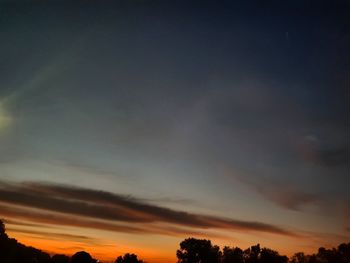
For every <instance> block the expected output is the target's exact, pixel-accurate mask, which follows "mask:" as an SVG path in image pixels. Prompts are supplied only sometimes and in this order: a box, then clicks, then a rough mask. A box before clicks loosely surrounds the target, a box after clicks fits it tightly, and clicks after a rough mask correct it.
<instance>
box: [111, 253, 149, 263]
mask: <svg viewBox="0 0 350 263" xmlns="http://www.w3.org/2000/svg"><path fill="white" fill-rule="evenodd" d="M115 263H143V261H142V260H139V259H138V258H137V256H136V255H135V254H129V253H126V254H125V255H124V256H119V257H118V258H117V259H116V261H115Z"/></svg>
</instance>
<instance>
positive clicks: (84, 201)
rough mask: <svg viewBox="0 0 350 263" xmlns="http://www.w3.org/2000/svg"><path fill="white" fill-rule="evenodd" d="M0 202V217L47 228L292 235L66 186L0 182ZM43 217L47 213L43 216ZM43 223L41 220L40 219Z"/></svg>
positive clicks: (273, 228) (275, 228)
mask: <svg viewBox="0 0 350 263" xmlns="http://www.w3.org/2000/svg"><path fill="white" fill-rule="evenodd" d="M0 201H1V202H2V203H4V204H6V205H4V207H2V209H1V213H2V214H5V215H6V214H7V215H11V216H20V217H28V218H31V219H32V220H34V221H36V220H40V222H43V221H46V223H55V224H67V225H75V226H82V227H84V226H85V227H92V226H94V227H96V228H102V229H109V230H113V231H122V232H130V233H133V232H145V233H147V232H154V233H163V234H174V232H186V230H185V229H181V228H183V227H186V228H190V229H227V230H230V229H231V230H241V231H243V230H244V231H257V232H268V233H274V234H280V235H288V236H294V235H295V234H294V233H293V232H291V231H289V230H288V229H285V228H282V227H279V226H275V225H271V224H267V223H262V222H257V221H243V220H236V219H228V218H221V217H215V216H209V215H202V214H195V213H189V212H184V211H177V210H173V209H169V208H165V207H161V206H156V205H151V204H148V203H145V202H143V201H141V200H139V199H135V198H131V197H129V196H123V195H117V194H113V193H109V192H105V191H97V190H93V189H86V188H79V187H72V186H67V185H53V184H45V183H36V182H29V183H28V182H27V183H9V182H0ZM13 205H15V206H21V207H24V208H26V209H25V210H23V209H22V210H20V211H18V210H17V209H13V208H11V206H13ZM29 208H30V209H29ZM34 209H35V210H34ZM44 211H45V212H44ZM47 211H49V212H50V213H49V214H48V215H46V216H44V214H45V213H47ZM42 217H43V218H44V219H41V218H42ZM81 218H83V220H81ZM155 223H157V224H173V225H174V227H172V228H162V229H161V228H159V227H155V228H154V225H155ZM176 225H177V226H179V227H180V228H177V227H176ZM146 226H149V227H146ZM169 229H171V230H169ZM167 232H168V233H167ZM169 232H171V233H169Z"/></svg>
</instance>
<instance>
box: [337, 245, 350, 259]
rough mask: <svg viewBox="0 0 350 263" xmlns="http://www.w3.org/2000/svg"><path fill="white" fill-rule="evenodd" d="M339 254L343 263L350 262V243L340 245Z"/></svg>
mask: <svg viewBox="0 0 350 263" xmlns="http://www.w3.org/2000/svg"><path fill="white" fill-rule="evenodd" d="M338 254H339V259H340V262H341V263H346V262H350V243H348V244H345V243H343V244H340V245H339V246H338Z"/></svg>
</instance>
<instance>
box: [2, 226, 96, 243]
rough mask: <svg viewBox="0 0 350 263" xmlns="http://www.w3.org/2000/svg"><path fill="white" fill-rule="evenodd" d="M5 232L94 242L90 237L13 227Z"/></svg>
mask: <svg viewBox="0 0 350 263" xmlns="http://www.w3.org/2000/svg"><path fill="white" fill-rule="evenodd" d="M6 230H7V231H10V232H16V233H24V234H30V235H35V236H39V237H41V236H43V237H45V236H46V237H47V236H50V238H52V239H53V238H54V239H59V240H61V239H65V240H67V241H68V240H75V241H80V242H86V241H89V243H92V242H94V241H95V240H94V239H93V238H91V237H88V236H82V235H72V234H66V233H56V232H44V231H37V230H32V229H31V230H27V229H22V228H13V227H7V228H6Z"/></svg>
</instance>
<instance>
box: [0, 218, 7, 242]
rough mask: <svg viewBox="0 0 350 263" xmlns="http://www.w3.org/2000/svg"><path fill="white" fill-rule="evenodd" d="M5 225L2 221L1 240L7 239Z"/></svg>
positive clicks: (0, 225) (0, 221) (0, 227)
mask: <svg viewBox="0 0 350 263" xmlns="http://www.w3.org/2000/svg"><path fill="white" fill-rule="evenodd" d="M7 238H8V237H7V235H6V228H5V224H4V222H3V221H2V220H0V239H7Z"/></svg>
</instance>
